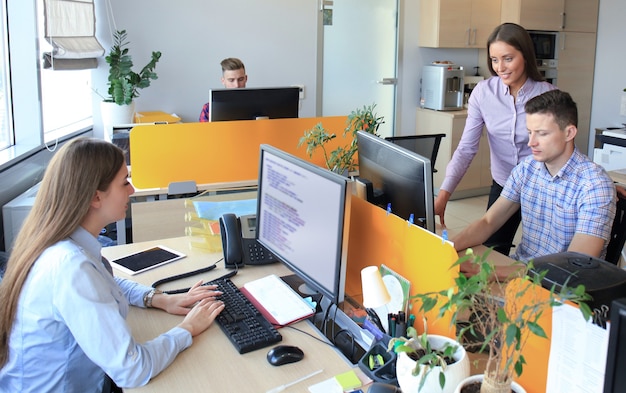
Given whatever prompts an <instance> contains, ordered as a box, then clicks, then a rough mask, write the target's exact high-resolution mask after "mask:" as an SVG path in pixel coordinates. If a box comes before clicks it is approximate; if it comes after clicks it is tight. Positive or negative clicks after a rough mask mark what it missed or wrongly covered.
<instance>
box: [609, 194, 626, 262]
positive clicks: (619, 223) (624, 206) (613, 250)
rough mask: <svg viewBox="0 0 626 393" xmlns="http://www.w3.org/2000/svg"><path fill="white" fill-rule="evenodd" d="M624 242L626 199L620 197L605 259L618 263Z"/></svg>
mask: <svg viewBox="0 0 626 393" xmlns="http://www.w3.org/2000/svg"><path fill="white" fill-rule="evenodd" d="M624 243H626V199H624V198H619V199H618V200H617V209H616V211H615V220H614V221H613V228H612V229H611V239H610V240H609V245H608V246H607V249H606V258H605V260H606V261H608V262H611V263H613V264H615V265H617V263H618V262H619V257H620V255H621V254H622V250H623V249H624Z"/></svg>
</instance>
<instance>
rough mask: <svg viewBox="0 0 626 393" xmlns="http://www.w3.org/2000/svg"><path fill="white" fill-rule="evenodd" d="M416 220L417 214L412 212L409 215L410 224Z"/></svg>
mask: <svg viewBox="0 0 626 393" xmlns="http://www.w3.org/2000/svg"><path fill="white" fill-rule="evenodd" d="M414 221H415V215H414V214H413V213H411V215H409V225H411V224H413V222H414Z"/></svg>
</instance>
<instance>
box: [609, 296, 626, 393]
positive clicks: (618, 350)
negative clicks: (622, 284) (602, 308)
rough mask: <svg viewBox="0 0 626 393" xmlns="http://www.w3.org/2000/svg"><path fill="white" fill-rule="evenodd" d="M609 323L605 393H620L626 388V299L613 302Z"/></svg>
mask: <svg viewBox="0 0 626 393" xmlns="http://www.w3.org/2000/svg"><path fill="white" fill-rule="evenodd" d="M609 321H610V323H611V327H610V330H609V346H608V351H607V356H606V368H605V372H604V393H618V392H623V391H624V386H626V298H620V299H616V300H613V302H612V303H611V314H610V317H609Z"/></svg>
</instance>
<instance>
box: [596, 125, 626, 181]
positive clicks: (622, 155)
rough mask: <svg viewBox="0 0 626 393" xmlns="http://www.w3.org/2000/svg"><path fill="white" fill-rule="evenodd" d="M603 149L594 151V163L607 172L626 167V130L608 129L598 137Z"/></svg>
mask: <svg viewBox="0 0 626 393" xmlns="http://www.w3.org/2000/svg"><path fill="white" fill-rule="evenodd" d="M596 139H597V140H598V141H599V142H601V143H602V148H600V149H598V148H596V149H594V150H593V162H595V163H596V164H598V165H602V167H604V169H605V170H607V171H614V170H616V169H624V167H626V128H607V129H606V130H604V131H602V134H598V135H596Z"/></svg>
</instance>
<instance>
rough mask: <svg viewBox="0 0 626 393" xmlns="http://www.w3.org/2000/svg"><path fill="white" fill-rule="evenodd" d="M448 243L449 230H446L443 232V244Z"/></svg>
mask: <svg viewBox="0 0 626 393" xmlns="http://www.w3.org/2000/svg"><path fill="white" fill-rule="evenodd" d="M447 241H448V230H447V229H444V230H443V231H441V244H443V243H445V242H447Z"/></svg>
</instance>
